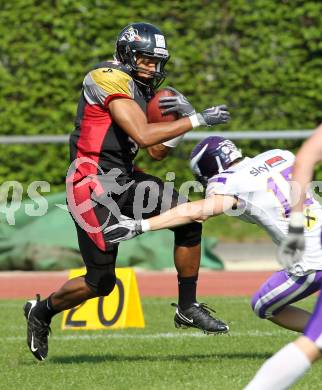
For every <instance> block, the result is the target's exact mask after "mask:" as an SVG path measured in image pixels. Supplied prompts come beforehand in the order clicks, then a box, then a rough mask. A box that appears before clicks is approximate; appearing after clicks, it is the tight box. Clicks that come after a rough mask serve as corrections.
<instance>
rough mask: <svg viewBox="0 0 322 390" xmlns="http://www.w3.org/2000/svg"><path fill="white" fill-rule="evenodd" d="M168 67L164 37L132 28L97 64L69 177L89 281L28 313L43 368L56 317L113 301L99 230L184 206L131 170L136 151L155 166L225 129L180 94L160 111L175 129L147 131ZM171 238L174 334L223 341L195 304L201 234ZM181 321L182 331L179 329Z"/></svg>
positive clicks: (72, 283)
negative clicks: (204, 133) (199, 130)
mask: <svg viewBox="0 0 322 390" xmlns="http://www.w3.org/2000/svg"><path fill="white" fill-rule="evenodd" d="M168 59H169V53H168V49H167V44H166V39H165V37H164V35H163V33H162V32H161V31H160V30H159V29H158V28H156V27H155V26H153V25H151V24H147V23H133V24H130V25H128V26H127V27H125V28H124V29H123V30H122V31H121V33H120V34H119V36H118V38H117V41H116V51H115V59H114V61H104V62H102V63H100V64H98V65H97V66H96V67H95V68H94V69H92V70H91V71H90V72H89V73H88V74H87V75H86V76H85V78H84V82H83V88H82V91H81V96H80V100H79V104H78V109H77V116H76V121H75V130H74V132H73V133H72V135H71V137H70V156H71V167H70V169H69V171H68V174H67V181H66V183H67V203H68V208H69V211H70V213H71V216H72V218H73V219H74V221H75V225H76V229H77V234H78V241H79V247H80V251H81V254H82V257H83V259H84V263H85V265H86V270H87V273H86V275H84V277H77V278H74V279H71V280H69V281H68V282H66V283H65V284H64V285H63V286H62V287H61V288H60V289H59V290H58V291H56V292H54V293H53V294H51V295H50V296H49V297H48V298H47V299H45V300H43V301H40V299H39V297H38V299H37V300H31V301H28V302H27V303H26V305H25V307H24V312H25V316H26V318H27V323H28V335H27V341H28V346H29V348H30V350H31V352H32V353H33V354H34V356H35V357H36V358H37V359H39V360H44V359H45V358H46V357H47V353H48V333H49V329H50V328H49V325H50V322H51V318H52V317H53V316H54V315H55V314H57V313H59V312H61V311H63V310H66V309H70V308H73V307H75V306H77V305H79V304H81V303H82V302H84V301H85V300H87V299H89V298H93V297H98V296H107V295H109V294H110V293H111V292H112V290H113V288H114V286H115V281H116V277H115V261H116V257H117V249H118V244H116V245H113V244H112V245H110V244H107V243H106V242H105V240H104V232H103V229H104V228H106V226H107V225H109V224H114V223H115V222H116V221H117V220H118V218H119V216H120V215H121V214H122V215H126V216H128V217H131V218H133V216H134V215H136V216H137V213H140V212H141V216H143V217H144V218H149V217H151V216H154V215H158V214H160V212H161V207H162V206H163V207H164V205H167V207H166V208H165V209H164V210H163V211H165V210H166V209H169V208H172V207H174V206H176V205H177V204H178V202H185V201H186V199H184V198H183V197H180V199H179V195H178V193H177V192H176V191H170V192H169V191H168V190H166V188H165V186H164V183H163V182H162V180H160V179H159V178H157V177H154V176H151V175H149V174H146V173H143V172H140V171H137V170H136V169H135V168H134V165H133V159H134V158H135V156H136V154H137V152H138V149H139V148H147V150H148V153H149V154H150V155H151V156H152V157H153V158H154V159H157V160H161V159H162V158H164V157H165V156H166V155H167V153H168V151H169V150H170V149H171V148H173V147H175V146H176V144H177V143H178V142H179V141H180V138H181V137H182V136H183V135H184V133H186V132H188V131H190V130H191V129H193V128H195V127H198V126H213V125H216V124H220V123H226V122H227V121H228V120H229V117H230V115H229V112H228V110H227V108H226V106H224V105H221V106H216V107H211V108H208V109H206V110H204V111H202V112H201V113H196V112H195V110H194V108H193V107H192V106H191V104H190V103H189V102H188V101H187V99H186V98H185V97H184V96H183V95H182V94H180V93H179V92H177V91H175V92H176V95H175V96H174V97H169V98H167V97H164V98H161V99H160V107H162V109H164V113H169V112H175V113H177V114H178V116H179V119H178V120H175V121H173V122H162V123H147V118H146V115H145V111H146V104H147V102H148V101H149V99H151V97H152V96H153V95H154V93H155V90H156V89H157V88H158V86H160V84H161V83H162V81H163V80H164V78H165V76H166V73H165V70H164V67H165V64H166V63H167V61H168ZM142 189H143V190H142ZM138 194H141V196H138ZM151 204H154V207H153V208H151V207H150V205H151ZM172 230H173V232H174V263H175V266H176V269H177V272H178V285H179V300H178V305H177V309H176V316H175V323H176V325H177V326H181V325H182V324H183V323H184V324H186V326H193V327H197V328H199V329H201V330H203V331H204V332H206V333H213V334H216V333H226V332H227V331H228V326H227V325H226V324H225V323H223V322H222V321H220V320H218V319H216V318H214V317H213V316H212V315H211V314H210V312H209V311H208V310H207V309H206V307H205V306H203V305H201V304H198V303H197V300H196V283H197V278H198V270H199V264H200V242H201V224H199V223H197V222H194V223H191V224H188V225H185V226H180V227H176V228H174V229H172ZM178 317H180V319H181V320H180V322H178V321H176V318H178Z"/></svg>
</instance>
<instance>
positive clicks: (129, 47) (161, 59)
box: [115, 23, 170, 90]
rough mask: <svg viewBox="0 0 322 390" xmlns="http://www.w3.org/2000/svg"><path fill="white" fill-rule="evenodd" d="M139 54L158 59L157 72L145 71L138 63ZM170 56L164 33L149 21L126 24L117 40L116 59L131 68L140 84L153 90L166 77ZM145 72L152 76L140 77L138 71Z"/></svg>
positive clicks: (133, 75)
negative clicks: (166, 67)
mask: <svg viewBox="0 0 322 390" xmlns="http://www.w3.org/2000/svg"><path fill="white" fill-rule="evenodd" d="M137 54H141V55H144V56H145V57H149V58H153V59H157V60H158V63H157V65H156V71H155V72H149V71H145V70H143V69H140V68H139V67H137V65H136V60H137V57H136V56H137ZM169 58H170V56H169V53H168V50H167V44H166V40H165V37H164V35H163V33H162V32H161V31H160V30H159V29H158V28H157V27H155V26H153V25H152V24H149V23H132V24H129V25H128V26H126V27H125V28H124V29H123V30H122V31H121V32H120V34H119V36H118V38H117V41H116V48H115V59H116V60H118V61H120V62H121V63H122V64H123V65H125V66H127V67H129V68H130V70H131V74H132V77H133V78H134V80H135V81H137V82H139V83H140V84H143V85H146V86H148V87H150V88H152V89H153V90H155V89H157V88H158V87H159V86H160V85H161V84H162V82H163V81H164V79H165V77H166V72H165V71H164V67H165V64H166V63H167V61H168V60H169ZM138 71H140V72H145V73H147V74H149V75H150V76H152V77H151V78H149V79H142V78H141V79H139V78H138V77H137V72H138Z"/></svg>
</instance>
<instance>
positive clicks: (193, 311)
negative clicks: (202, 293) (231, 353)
mask: <svg viewBox="0 0 322 390" xmlns="http://www.w3.org/2000/svg"><path fill="white" fill-rule="evenodd" d="M172 306H175V307H176V314H175V316H174V325H175V327H176V328H197V329H200V330H202V331H203V332H204V333H206V334H223V333H228V331H229V326H228V325H226V324H225V323H224V322H223V321H221V320H218V319H217V318H215V317H213V316H212V315H211V314H210V310H211V311H213V312H215V311H214V310H213V309H211V308H210V307H208V306H207V305H205V304H204V303H193V304H192V305H191V306H190V307H188V309H185V310H182V309H180V307H179V306H178V305H177V304H175V303H172Z"/></svg>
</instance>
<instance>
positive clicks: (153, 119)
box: [146, 88, 178, 123]
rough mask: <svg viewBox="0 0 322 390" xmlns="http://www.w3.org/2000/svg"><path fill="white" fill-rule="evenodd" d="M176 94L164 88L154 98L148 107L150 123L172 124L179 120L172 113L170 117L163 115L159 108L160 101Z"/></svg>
mask: <svg viewBox="0 0 322 390" xmlns="http://www.w3.org/2000/svg"><path fill="white" fill-rule="evenodd" d="M175 95H176V94H175V93H174V92H172V91H171V90H170V89H167V88H162V89H159V90H158V91H157V93H156V94H155V95H154V96H153V98H152V99H151V100H150V101H149V102H148V104H147V107H146V116H147V118H148V123H158V122H172V121H175V120H176V119H178V115H177V114H176V113H170V114H168V115H162V111H161V109H160V108H159V99H160V98H161V97H165V96H175Z"/></svg>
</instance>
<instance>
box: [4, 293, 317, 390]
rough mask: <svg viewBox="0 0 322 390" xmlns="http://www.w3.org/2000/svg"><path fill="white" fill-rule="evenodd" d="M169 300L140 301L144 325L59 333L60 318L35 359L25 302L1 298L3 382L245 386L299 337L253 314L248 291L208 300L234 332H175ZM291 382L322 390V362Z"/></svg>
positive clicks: (24, 385) (230, 389)
mask: <svg viewBox="0 0 322 390" xmlns="http://www.w3.org/2000/svg"><path fill="white" fill-rule="evenodd" d="M171 301H173V300H170V299H164V298H159V299H158V298H145V299H143V309H144V315H145V320H146V328H145V329H140V330H139V329H130V330H121V331H115V330H114V331H79V330H78V331H71V330H68V331H66V330H65V331H61V330H60V321H61V317H59V316H58V317H56V318H55V319H54V321H53V326H52V328H53V335H52V336H51V338H50V345H49V347H50V351H49V357H48V359H47V360H46V361H45V362H38V361H37V360H36V359H35V358H34V357H33V356H32V355H31V353H30V352H29V350H28V349H27V345H26V341H25V320H24V318H23V317H22V304H23V302H22V301H17V300H10V301H4V300H2V301H1V300H0V309H1V310H0V312H1V318H0V330H1V331H0V344H1V363H0V372H1V380H0V388H1V389H4V390H8V389H9V390H10V389H17V388H19V389H23V390H28V389H30V390H31V389H32V390H36V389H37V390H38V389H46V390H48V389H84V390H85V389H93V390H94V389H102V390H103V389H122V390H123V389H124V390H128V389H131V390H132V389H176V390H177V389H185V390H187V389H220V390H221V389H227V390H235V389H242V388H243V386H244V385H245V384H246V383H247V382H248V380H249V379H250V378H251V377H252V375H253V374H254V373H255V371H256V369H257V368H258V367H259V366H260V365H261V364H262V363H263V361H264V360H265V359H267V358H268V357H269V356H271V354H272V353H273V352H275V351H277V350H278V349H279V348H280V347H281V346H282V345H284V344H285V343H287V342H289V341H291V340H293V339H294V338H295V337H296V334H295V333H293V332H290V331H286V330H283V329H281V328H278V327H277V326H275V325H273V324H271V323H269V322H268V321H264V320H259V319H258V318H256V317H255V315H254V314H253V313H252V312H251V309H250V307H249V299H248V298H245V297H241V298H214V297H211V298H207V299H204V301H206V302H207V303H208V304H210V305H212V306H214V307H215V308H216V310H217V313H218V316H220V317H221V318H223V319H225V320H226V321H228V323H229V324H230V327H231V333H230V335H223V336H206V335H204V334H203V333H200V332H197V331H194V330H187V329H186V330H177V329H175V328H174V326H173V323H172V317H173V308H172V307H170V302H171ZM313 302H314V299H311V300H309V301H308V302H307V303H306V304H305V305H304V306H305V307H307V308H311V306H312V303H313ZM294 388H295V389H298V390H299V389H301V390H306V389H307V390H315V389H316V390H317V389H321V363H317V364H316V365H315V366H314V367H313V369H312V370H311V371H310V372H309V373H308V374H307V375H306V376H305V377H304V379H302V381H301V382H299V383H298V384H297V385H296V386H295V387H294Z"/></svg>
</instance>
